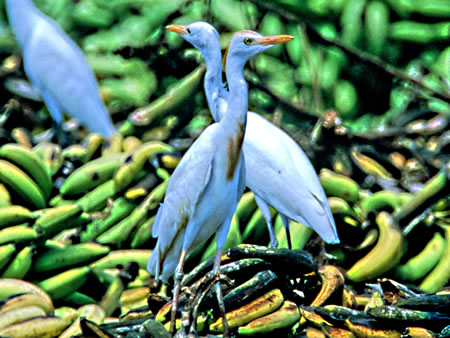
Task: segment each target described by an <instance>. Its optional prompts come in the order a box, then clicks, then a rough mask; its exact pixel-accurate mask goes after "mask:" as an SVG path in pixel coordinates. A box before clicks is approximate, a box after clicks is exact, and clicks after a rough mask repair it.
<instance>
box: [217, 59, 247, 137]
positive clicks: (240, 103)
mask: <svg viewBox="0 0 450 338" xmlns="http://www.w3.org/2000/svg"><path fill="white" fill-rule="evenodd" d="M245 62H246V60H242V58H239V57H233V56H231V55H228V58H227V68H226V76H227V81H228V87H229V89H230V94H229V96H228V107H227V111H226V113H225V114H224V116H223V118H222V120H226V123H227V124H233V123H237V124H239V125H243V126H244V128H245V124H246V122H247V110H248V86H247V82H246V81H245V79H244V65H245Z"/></svg>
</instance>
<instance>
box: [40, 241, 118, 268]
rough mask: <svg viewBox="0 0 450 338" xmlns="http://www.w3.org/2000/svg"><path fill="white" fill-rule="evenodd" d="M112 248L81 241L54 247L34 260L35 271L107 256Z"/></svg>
mask: <svg viewBox="0 0 450 338" xmlns="http://www.w3.org/2000/svg"><path fill="white" fill-rule="evenodd" d="M109 252H110V248H109V247H107V246H104V245H101V244H97V243H81V244H74V245H68V246H65V247H63V248H54V249H50V250H47V251H46V252H44V253H42V254H40V255H39V256H38V257H37V258H36V259H35V260H34V262H33V271H35V272H44V271H52V270H56V269H60V268H63V267H67V266H71V265H76V264H80V263H84V262H87V261H92V260H93V259H94V258H98V257H99V256H105V255H107V254H108V253H109Z"/></svg>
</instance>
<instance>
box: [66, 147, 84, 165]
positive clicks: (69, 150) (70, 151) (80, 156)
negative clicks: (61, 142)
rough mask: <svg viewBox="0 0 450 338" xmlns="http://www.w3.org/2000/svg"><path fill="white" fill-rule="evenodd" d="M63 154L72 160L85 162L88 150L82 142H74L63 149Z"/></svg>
mask: <svg viewBox="0 0 450 338" xmlns="http://www.w3.org/2000/svg"><path fill="white" fill-rule="evenodd" d="M62 156H63V158H64V159H65V160H68V161H70V162H79V163H85V158H86V157H87V151H86V148H85V147H83V146H82V145H81V144H72V145H70V146H68V147H66V148H64V149H63V151H62Z"/></svg>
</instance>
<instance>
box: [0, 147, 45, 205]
mask: <svg viewBox="0 0 450 338" xmlns="http://www.w3.org/2000/svg"><path fill="white" fill-rule="evenodd" d="M0 157H3V158H5V159H7V160H9V161H11V162H13V163H14V164H16V165H18V166H19V167H20V168H22V169H24V170H25V172H27V173H28V174H29V175H30V177H31V178H32V179H33V180H34V182H36V184H37V185H38V186H39V188H40V189H41V191H42V193H43V194H44V197H45V199H47V198H48V197H49V196H50V193H51V191H52V187H53V182H52V179H51V177H50V174H49V171H48V169H47V167H46V166H45V164H44V163H43V162H42V161H41V159H40V158H39V156H37V155H36V154H35V153H33V152H32V151H31V150H30V149H28V148H26V147H24V146H22V145H19V144H14V143H8V144H5V145H3V146H2V147H1V148H0Z"/></svg>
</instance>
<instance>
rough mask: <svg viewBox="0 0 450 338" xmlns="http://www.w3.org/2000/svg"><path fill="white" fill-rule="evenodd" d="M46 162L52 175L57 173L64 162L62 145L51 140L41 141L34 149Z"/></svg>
mask: <svg viewBox="0 0 450 338" xmlns="http://www.w3.org/2000/svg"><path fill="white" fill-rule="evenodd" d="M32 151H33V152H34V153H35V154H36V155H37V156H39V158H40V159H41V160H42V161H43V162H44V164H45V166H46V167H47V169H48V171H49V174H50V176H53V175H55V174H56V173H57V172H58V171H59V169H60V168H61V167H62V165H63V163H64V158H63V156H62V149H61V146H60V145H58V144H55V143H50V142H41V143H39V144H37V145H36V146H35V147H34V148H33V150H32Z"/></svg>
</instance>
